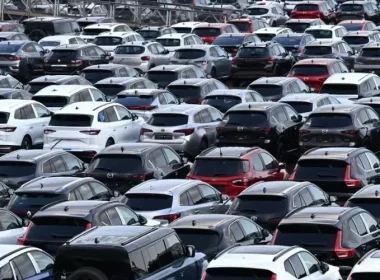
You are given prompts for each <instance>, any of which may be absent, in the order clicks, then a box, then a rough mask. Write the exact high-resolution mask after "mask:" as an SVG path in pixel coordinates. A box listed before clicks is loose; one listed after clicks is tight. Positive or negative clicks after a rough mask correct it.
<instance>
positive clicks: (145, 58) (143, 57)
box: [141, 56, 150, 61]
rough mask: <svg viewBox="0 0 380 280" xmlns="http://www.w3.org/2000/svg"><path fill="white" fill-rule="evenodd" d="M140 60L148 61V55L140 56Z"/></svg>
mask: <svg viewBox="0 0 380 280" xmlns="http://www.w3.org/2000/svg"><path fill="white" fill-rule="evenodd" d="M141 60H142V61H149V60H150V56H142V57H141Z"/></svg>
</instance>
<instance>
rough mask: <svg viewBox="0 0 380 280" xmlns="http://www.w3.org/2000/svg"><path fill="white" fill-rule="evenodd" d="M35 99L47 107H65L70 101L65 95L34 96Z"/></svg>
mask: <svg viewBox="0 0 380 280" xmlns="http://www.w3.org/2000/svg"><path fill="white" fill-rule="evenodd" d="M32 99H33V100H35V101H37V102H40V103H42V104H43V105H45V106H46V107H60V108H61V107H63V106H65V105H67V104H68V103H69V98H68V97H65V96H33V97H32Z"/></svg>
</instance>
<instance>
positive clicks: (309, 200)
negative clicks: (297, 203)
mask: <svg viewBox="0 0 380 280" xmlns="http://www.w3.org/2000/svg"><path fill="white" fill-rule="evenodd" d="M300 196H301V197H302V198H303V200H304V201H305V203H306V206H309V205H310V204H312V203H313V197H312V196H311V194H310V192H309V191H308V190H307V188H304V189H303V190H302V191H300Z"/></svg>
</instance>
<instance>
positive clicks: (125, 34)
mask: <svg viewBox="0 0 380 280" xmlns="http://www.w3.org/2000/svg"><path fill="white" fill-rule="evenodd" d="M132 34H138V33H137V32H134V31H129V32H125V31H123V32H102V33H100V34H99V35H97V36H96V37H95V38H97V37H109V36H115V37H127V36H129V35H132Z"/></svg>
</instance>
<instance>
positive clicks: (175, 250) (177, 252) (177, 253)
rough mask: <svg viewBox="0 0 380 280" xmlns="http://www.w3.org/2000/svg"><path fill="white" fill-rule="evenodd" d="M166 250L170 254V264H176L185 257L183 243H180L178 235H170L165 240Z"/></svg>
mask: <svg viewBox="0 0 380 280" xmlns="http://www.w3.org/2000/svg"><path fill="white" fill-rule="evenodd" d="M165 245H166V250H167V253H168V263H172V262H175V261H177V260H180V259H182V258H183V257H184V256H185V251H184V249H183V246H182V243H181V242H180V241H179V239H178V237H177V236H176V235H170V236H169V237H167V238H165Z"/></svg>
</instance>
